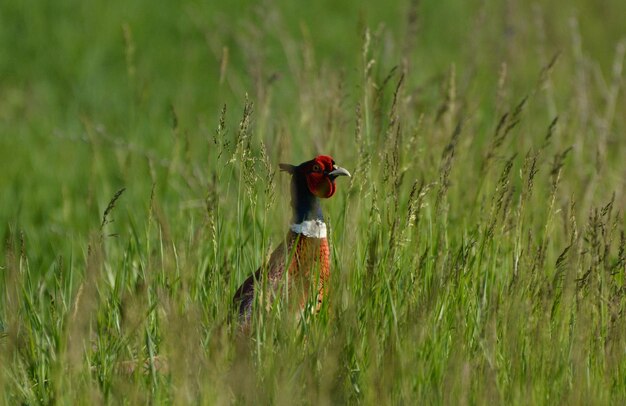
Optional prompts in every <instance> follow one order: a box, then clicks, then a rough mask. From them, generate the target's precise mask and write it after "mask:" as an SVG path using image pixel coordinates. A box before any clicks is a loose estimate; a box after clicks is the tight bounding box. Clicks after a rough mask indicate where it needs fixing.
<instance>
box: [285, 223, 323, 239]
mask: <svg viewBox="0 0 626 406" xmlns="http://www.w3.org/2000/svg"><path fill="white" fill-rule="evenodd" d="M289 228H290V229H291V231H293V232H294V233H296V234H302V235H304V236H305V237H310V238H326V223H324V222H323V221H322V220H306V221H303V222H302V223H298V224H292V225H291V227H289Z"/></svg>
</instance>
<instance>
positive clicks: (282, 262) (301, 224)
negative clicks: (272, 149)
mask: <svg viewBox="0 0 626 406" xmlns="http://www.w3.org/2000/svg"><path fill="white" fill-rule="evenodd" d="M279 167H280V170H281V171H283V172H286V173H287V174H289V175H291V208H292V212H293V217H292V224H291V225H290V227H289V230H288V231H287V235H286V236H285V238H284V240H283V242H282V243H281V244H280V245H279V246H278V247H277V248H276V249H275V250H274V251H273V252H272V254H271V255H270V257H269V260H268V261H267V263H266V265H265V266H261V267H260V268H259V269H257V271H256V272H254V273H253V274H252V275H250V276H249V277H248V278H247V279H246V280H245V281H244V282H243V284H241V286H240V287H239V289H237V291H236V292H235V295H234V297H233V306H234V308H235V309H236V311H237V312H238V321H239V327H240V328H241V330H242V331H246V332H249V331H250V327H251V326H250V324H251V319H252V310H253V304H254V300H255V297H256V296H257V295H261V296H260V300H261V301H262V303H263V304H264V305H266V306H269V305H271V303H273V302H274V300H275V299H276V298H277V297H279V296H280V295H281V292H282V293H285V295H286V296H288V298H289V300H291V301H292V302H291V303H296V305H298V306H299V307H300V310H303V309H304V308H305V306H306V304H307V302H308V301H309V298H310V296H311V293H313V294H316V295H317V298H316V304H315V312H319V310H320V308H321V306H322V303H323V301H324V297H325V296H326V295H327V294H328V288H329V286H328V284H329V280H330V246H329V244H328V236H327V227H326V223H325V222H324V216H323V214H322V206H321V202H320V201H321V199H328V198H330V197H332V196H333V195H334V194H335V191H336V190H337V187H336V185H335V179H337V178H338V177H340V176H347V177H351V175H350V172H348V170H346V169H344V168H342V167H340V166H337V165H336V164H335V161H334V160H333V158H332V157H330V156H328V155H318V156H316V157H315V158H313V159H311V160H310V161H306V162H303V163H301V164H300V165H290V164H284V163H281V164H279Z"/></svg>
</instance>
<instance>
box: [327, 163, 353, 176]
mask: <svg viewBox="0 0 626 406" xmlns="http://www.w3.org/2000/svg"><path fill="white" fill-rule="evenodd" d="M328 176H329V177H330V178H331V179H335V178H336V177H338V176H347V177H352V175H350V172H348V170H347V169H345V168H342V167H341V166H337V165H335V166H333V170H332V171H331V172H328Z"/></svg>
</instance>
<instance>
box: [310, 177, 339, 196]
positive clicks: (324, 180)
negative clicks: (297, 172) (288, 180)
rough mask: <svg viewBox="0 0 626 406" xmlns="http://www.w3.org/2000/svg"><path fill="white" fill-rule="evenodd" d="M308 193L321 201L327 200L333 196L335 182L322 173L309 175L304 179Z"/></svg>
mask: <svg viewBox="0 0 626 406" xmlns="http://www.w3.org/2000/svg"><path fill="white" fill-rule="evenodd" d="M306 183H307V186H308V187H309V191H310V192H311V193H313V194H314V195H315V196H317V197H320V198H322V199H328V198H329V197H331V196H332V195H333V194H335V189H336V188H335V182H334V181H332V180H331V179H330V178H328V176H326V175H325V174H323V173H311V174H309V175H308V176H307V177H306Z"/></svg>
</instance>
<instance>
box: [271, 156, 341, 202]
mask: <svg viewBox="0 0 626 406" xmlns="http://www.w3.org/2000/svg"><path fill="white" fill-rule="evenodd" d="M280 169H281V170H283V171H285V172H288V173H290V174H292V175H294V176H295V175H298V177H299V178H303V179H304V180H305V181H306V186H307V188H308V190H309V192H311V194H313V195H315V196H317V197H320V198H324V199H327V198H329V197H331V196H332V195H333V194H335V179H337V177H339V176H350V172H348V171H347V170H346V169H344V168H342V167H340V166H337V165H335V161H334V160H333V159H332V158H331V157H329V156H328V155H318V156H316V157H315V158H313V159H311V160H310V161H306V162H303V163H301V164H300V165H298V166H294V165H289V164H280Z"/></svg>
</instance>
